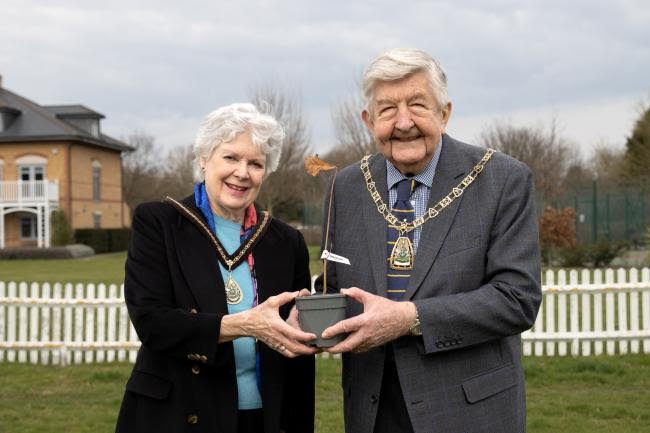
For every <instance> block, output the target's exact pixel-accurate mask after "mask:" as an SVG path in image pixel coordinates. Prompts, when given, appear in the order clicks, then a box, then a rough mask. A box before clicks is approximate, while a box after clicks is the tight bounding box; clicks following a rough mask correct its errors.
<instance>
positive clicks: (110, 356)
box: [106, 284, 117, 362]
mask: <svg viewBox="0 0 650 433" xmlns="http://www.w3.org/2000/svg"><path fill="white" fill-rule="evenodd" d="M108 297H109V298H111V299H115V298H117V286H116V285H115V284H111V285H110V286H109V288H108ZM116 313H117V307H116V306H114V305H111V306H110V307H108V341H110V342H111V343H115V342H116V341H117V338H116V335H117V332H116V331H117V320H116V316H117V314H116ZM106 360H107V361H108V362H113V361H115V350H109V351H108V352H107V353H106Z"/></svg>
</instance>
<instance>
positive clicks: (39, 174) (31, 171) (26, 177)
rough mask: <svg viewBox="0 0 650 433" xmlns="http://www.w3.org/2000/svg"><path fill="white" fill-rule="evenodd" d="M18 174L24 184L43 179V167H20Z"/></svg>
mask: <svg viewBox="0 0 650 433" xmlns="http://www.w3.org/2000/svg"><path fill="white" fill-rule="evenodd" d="M18 173H19V177H20V180H22V181H24V182H31V181H34V180H43V179H45V167H44V166H42V165H31V164H30V165H20V166H19V167H18Z"/></svg>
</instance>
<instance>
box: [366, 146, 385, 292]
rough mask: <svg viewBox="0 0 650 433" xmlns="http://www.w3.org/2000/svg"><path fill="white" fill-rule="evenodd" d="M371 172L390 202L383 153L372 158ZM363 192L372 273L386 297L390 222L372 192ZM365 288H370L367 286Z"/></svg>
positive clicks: (383, 194)
mask: <svg viewBox="0 0 650 433" xmlns="http://www.w3.org/2000/svg"><path fill="white" fill-rule="evenodd" d="M369 164H370V173H371V174H372V179H373V180H374V182H375V187H376V188H377V191H378V192H379V194H380V195H381V198H382V200H384V203H386V204H388V186H387V183H386V160H385V159H384V157H383V156H381V155H376V156H373V157H372V158H371V159H370V162H369ZM363 189H364V191H363V193H362V200H363V201H364V203H363V206H362V208H363V218H362V220H361V221H364V222H365V226H366V227H365V230H366V241H367V244H368V254H369V256H370V263H371V266H372V275H373V278H374V280H375V289H376V290H377V294H378V295H380V296H383V297H386V294H387V287H386V272H387V270H388V265H387V262H386V242H387V231H388V223H387V222H386V220H385V219H384V217H383V216H382V215H381V214H380V213H379V211H377V205H376V204H375V202H374V201H373V200H372V198H371V197H370V193H368V190H367V189H366V187H365V184H364V187H363ZM364 289H366V290H367V289H368V288H367V287H366V288H364Z"/></svg>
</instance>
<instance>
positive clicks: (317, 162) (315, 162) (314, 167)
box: [305, 155, 336, 176]
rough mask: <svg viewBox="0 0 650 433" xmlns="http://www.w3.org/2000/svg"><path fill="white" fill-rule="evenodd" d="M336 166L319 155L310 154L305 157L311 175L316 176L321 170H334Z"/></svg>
mask: <svg viewBox="0 0 650 433" xmlns="http://www.w3.org/2000/svg"><path fill="white" fill-rule="evenodd" d="M335 168H336V166H335V165H332V164H330V163H328V162H325V161H323V160H322V159H320V158H319V157H318V155H314V156H308V157H306V158H305V170H307V173H309V174H310V175H311V176H316V175H318V173H320V172H321V171H329V170H334V169H335Z"/></svg>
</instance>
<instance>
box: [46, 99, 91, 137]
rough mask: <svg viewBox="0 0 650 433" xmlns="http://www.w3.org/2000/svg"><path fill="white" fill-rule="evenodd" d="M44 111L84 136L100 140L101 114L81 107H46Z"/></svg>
mask: <svg viewBox="0 0 650 433" xmlns="http://www.w3.org/2000/svg"><path fill="white" fill-rule="evenodd" d="M45 109H46V110H48V111H49V112H51V113H52V114H54V115H55V116H56V117H57V118H58V119H60V120H63V121H64V122H66V123H67V124H69V125H72V126H73V127H75V128H77V129H79V130H81V131H83V132H85V133H86V134H88V135H91V136H93V137H95V138H101V130H100V125H99V122H100V120H101V119H103V118H104V115H103V114H101V113H98V112H96V111H94V110H91V109H90V108H87V107H84V106H83V105H47V106H45Z"/></svg>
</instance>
